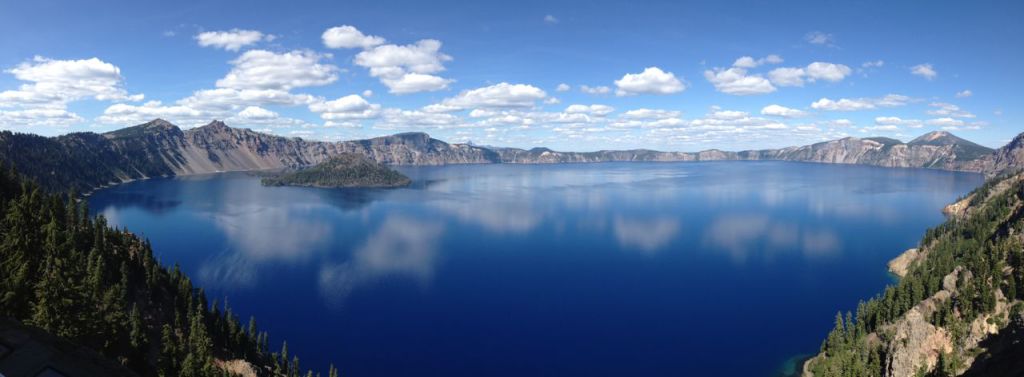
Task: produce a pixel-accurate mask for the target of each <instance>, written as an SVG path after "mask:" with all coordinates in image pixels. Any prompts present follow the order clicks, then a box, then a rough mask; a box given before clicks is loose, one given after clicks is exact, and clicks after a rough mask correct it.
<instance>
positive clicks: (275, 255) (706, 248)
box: [90, 162, 982, 377]
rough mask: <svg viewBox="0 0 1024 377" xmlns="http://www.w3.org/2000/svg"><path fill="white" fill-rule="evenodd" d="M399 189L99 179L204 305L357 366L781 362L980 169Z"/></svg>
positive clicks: (412, 371)
mask: <svg viewBox="0 0 1024 377" xmlns="http://www.w3.org/2000/svg"><path fill="white" fill-rule="evenodd" d="M401 170H402V171H403V172H405V173H407V174H408V175H409V176H410V177H411V178H413V180H414V182H415V183H414V184H413V186H412V187H409V188H403V189H394V190H363V189H341V190H330V189H315V188H295V187H262V186H260V184H259V180H258V179H257V178H255V177H252V176H249V175H247V174H244V173H228V174H218V175H210V176H197V177H182V178H171V179H155V180H147V181H140V182H134V183H130V184H125V185H121V186H117V187H114V188H111V189H107V190H103V191H100V192H97V193H96V194H95V195H94V196H93V197H92V198H91V199H90V205H91V206H92V208H93V210H94V211H96V212H98V213H102V214H104V215H105V216H107V217H108V219H109V220H110V222H111V223H112V224H115V225H118V226H125V227H128V228H129V229H131V230H133V231H135V232H138V233H141V234H143V235H145V236H146V237H148V238H150V239H151V240H152V242H153V245H154V246H153V248H154V250H155V252H156V253H157V254H158V256H159V257H160V259H161V260H162V261H163V262H164V263H169V264H173V263H180V264H181V266H182V268H183V269H184V270H185V271H186V272H188V273H189V274H190V275H191V276H193V277H194V279H195V280H196V281H197V283H198V284H199V285H200V286H203V287H205V288H206V289H207V292H208V295H209V296H210V297H211V298H216V297H221V298H223V297H227V298H228V300H229V302H230V304H231V306H232V308H233V309H234V311H235V312H236V313H242V315H244V316H245V318H243V321H245V320H246V318H247V316H248V315H249V314H252V315H255V316H256V317H257V318H258V320H259V321H260V324H261V326H263V327H265V328H266V329H268V330H269V331H270V333H271V335H272V338H271V343H272V347H274V348H276V347H279V346H280V342H281V341H282V340H284V339H287V340H288V343H289V349H290V351H291V352H292V353H294V354H298V355H299V356H300V357H301V358H302V359H301V360H300V361H301V364H302V365H303V366H304V367H314V368H318V369H326V366H327V363H328V362H332V361H333V362H334V363H335V364H336V365H339V366H340V367H341V369H342V372H343V374H344V375H346V376H349V377H360V376H424V375H437V376H570V375H577V376H582V375H586V376H623V375H634V376H679V375H701V376H758V375H760V376H770V375H773V374H776V373H778V372H779V370H780V368H782V367H783V365H784V364H785V363H786V362H787V361H789V360H790V359H791V358H792V357H793V356H794V355H797V354H806V353H813V352H816V351H817V348H818V346H819V345H820V342H821V339H822V338H823V337H824V335H825V334H826V332H827V331H828V330H829V329H830V328H831V327H832V319H833V317H834V315H835V312H836V311H837V310H840V309H842V310H851V309H853V308H854V306H855V305H856V302H857V300H859V299H862V298H867V297H870V296H871V295H874V294H875V293H877V292H878V291H880V290H881V288H882V287H883V286H884V285H885V284H886V283H888V282H890V281H891V278H890V277H889V276H888V275H887V273H886V271H885V262H886V261H887V260H889V259H890V258H892V257H894V256H895V255H897V254H899V253H900V252H901V251H902V250H904V249H906V248H909V247H913V246H915V244H916V241H917V240H918V239H919V238H920V236H921V235H922V232H923V231H924V230H925V229H926V228H927V227H930V226H934V225H936V224H938V223H940V222H941V221H942V220H943V218H942V214H941V213H940V209H941V208H942V206H944V205H945V204H946V203H948V202H951V201H952V200H954V199H955V198H956V197H958V196H959V195H962V194H964V193H965V192H967V191H969V190H970V189H972V188H973V187H975V186H977V185H978V184H980V183H981V181H982V180H981V177H980V176H977V175H973V174H961V173H951V172H941V171H931V170H919V169H885V168H874V167H865V166H842V165H819V164H802V163H784V162H714V163H605V164H576V165H479V166H448V167H416V168H412V167H409V168H402V169H401Z"/></svg>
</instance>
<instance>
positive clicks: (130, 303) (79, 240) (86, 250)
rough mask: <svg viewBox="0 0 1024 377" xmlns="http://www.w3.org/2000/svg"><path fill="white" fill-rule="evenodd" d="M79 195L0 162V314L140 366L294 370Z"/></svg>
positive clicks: (143, 372) (251, 328)
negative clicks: (47, 186)
mask: <svg viewBox="0 0 1024 377" xmlns="http://www.w3.org/2000/svg"><path fill="white" fill-rule="evenodd" d="M83 203H84V202H79V201H75V200H69V199H68V197H65V196H58V195H50V194H45V193H43V192H42V191H41V190H40V188H39V186H37V185H35V184H33V183H30V182H26V181H24V180H22V179H21V178H20V177H19V176H17V174H16V173H14V172H12V171H10V170H7V169H0V214H2V218H0V271H2V272H3V273H0V317H6V318H11V319H14V320H17V321H20V322H22V323H24V324H27V325H31V326H35V327H38V328H41V329H44V330H46V331H48V332H50V333H52V334H55V335H57V336H59V337H61V338H63V339H66V340H69V341H71V342H73V343H76V344H80V345H83V346H86V347H88V348H90V349H93V350H96V351H97V352H99V353H101V354H102V355H104V356H106V357H108V358H110V359H112V360H115V361H117V362H119V363H120V364H122V365H124V366H125V367H127V368H128V369H130V370H132V371H134V372H135V373H137V374H138V375H140V376H165V377H169V376H183V377H184V376H223V375H227V374H228V373H227V372H226V371H225V369H223V368H221V367H220V366H221V365H224V362H225V361H231V360H234V362H232V363H230V364H231V365H232V366H234V367H235V370H236V371H242V370H247V369H248V372H251V374H255V375H259V376H299V375H300V367H299V361H298V358H293V359H291V360H289V359H288V357H289V355H288V353H287V345H284V346H283V347H282V349H281V351H280V352H279V353H278V352H272V351H271V350H270V345H269V338H268V335H267V333H266V332H260V331H258V329H257V327H256V322H255V320H254V319H252V318H250V319H249V321H248V323H247V324H242V323H240V322H239V320H238V316H237V315H236V314H235V313H233V312H232V310H231V309H230V307H229V306H228V305H227V303H226V302H225V303H223V304H218V303H217V302H216V300H215V301H213V302H212V303H210V302H208V300H207V297H206V295H205V294H204V293H203V290H202V289H200V288H197V287H195V286H194V285H193V284H192V282H191V280H190V279H189V278H188V277H187V276H185V274H183V273H182V272H181V271H180V270H179V269H178V267H177V266H174V267H171V268H167V267H164V266H161V265H160V263H159V262H158V261H157V260H156V259H155V258H154V257H153V252H152V249H151V248H150V245H149V243H148V242H147V241H146V240H143V239H141V238H139V237H138V236H136V235H134V234H132V233H131V232H129V231H127V230H121V229H114V228H111V227H109V226H108V225H107V223H106V221H105V220H104V219H103V217H97V218H91V217H89V216H88V210H87V208H86V207H85V205H84V204H83ZM242 361H244V362H242ZM328 373H329V375H330V376H335V375H336V373H337V371H335V370H333V367H332V368H331V370H330V371H329V372H328Z"/></svg>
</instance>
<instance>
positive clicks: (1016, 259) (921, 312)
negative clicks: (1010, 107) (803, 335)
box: [804, 174, 1024, 377]
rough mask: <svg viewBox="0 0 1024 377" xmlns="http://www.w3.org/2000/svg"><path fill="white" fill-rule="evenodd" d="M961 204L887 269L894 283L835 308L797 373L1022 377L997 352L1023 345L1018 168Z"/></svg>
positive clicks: (1022, 211) (1022, 197) (1023, 370)
mask: <svg viewBox="0 0 1024 377" xmlns="http://www.w3.org/2000/svg"><path fill="white" fill-rule="evenodd" d="M965 200H966V201H967V203H966V205H965V206H962V208H960V209H958V210H957V211H953V212H951V213H952V215H951V217H950V218H949V220H948V221H947V222H946V223H944V224H942V225H940V226H938V227H936V228H934V229H930V230H928V232H926V234H925V236H924V238H923V239H922V240H921V242H920V245H919V246H918V248H916V249H911V250H909V251H908V252H906V253H904V254H903V255H901V256H900V257H898V258H897V259H896V260H894V263H892V264H891V265H890V267H891V268H894V270H895V271H897V272H898V273H902V274H903V275H902V277H901V279H900V281H899V283H897V284H895V285H892V286H889V287H887V288H886V290H885V292H884V293H882V294H879V295H878V296H876V297H875V298H872V299H871V300H869V301H866V302H861V303H860V304H859V305H858V306H857V310H856V314H855V315H854V314H852V313H849V312H848V313H847V314H846V316H845V317H844V316H843V315H841V314H837V316H836V324H835V327H834V329H833V330H832V331H831V332H830V333H829V334H828V337H827V338H826V340H825V341H824V342H823V344H822V348H821V353H819V354H818V355H817V356H815V357H814V358H812V359H811V360H809V361H808V362H807V363H806V364H805V366H804V375H805V376H818V377H822V376H893V377H902V376H926V375H927V376H957V375H961V374H964V373H968V374H970V375H987V376H1019V375H1022V374H1024V365H1022V363H1020V362H1019V358H1018V357H1019V354H1018V355H1017V356H1018V357H1013V356H1012V355H1006V354H1005V353H1006V352H1017V351H1019V350H1020V349H1021V348H1022V347H1021V346H1020V343H1022V342H1024V303H1022V302H1021V300H1022V299H1024V247H1022V245H1024V235H1022V234H1024V233H1022V231H1024V174H1016V175H1009V176H1002V177H999V178H995V179H993V180H990V181H989V182H987V183H986V184H984V185H982V186H981V187H979V188H978V189H976V190H975V191H974V192H972V193H971V194H970V195H969V196H968V197H967V199H965ZM895 265H899V266H898V268H895V267H894V266H895Z"/></svg>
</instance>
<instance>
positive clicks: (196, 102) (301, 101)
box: [177, 88, 316, 118]
mask: <svg viewBox="0 0 1024 377" xmlns="http://www.w3.org/2000/svg"><path fill="white" fill-rule="evenodd" d="M315 100H316V98H315V97H313V96H311V95H308V94H293V93H291V92H288V91H286V90H281V89H233V88H216V89H202V90H197V91H195V92H193V93H192V95H191V96H188V97H185V98H182V99H180V100H178V101H177V104H179V105H183V106H188V107H190V108H193V109H196V110H200V111H203V112H206V113H207V115H210V116H211V117H214V118H217V117H222V116H223V115H224V114H225V113H230V112H234V111H238V110H239V109H241V108H243V107H246V106H267V105H283V106H298V105H306V104H309V103H311V102H313V101H315Z"/></svg>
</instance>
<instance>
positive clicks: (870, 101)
mask: <svg viewBox="0 0 1024 377" xmlns="http://www.w3.org/2000/svg"><path fill="white" fill-rule="evenodd" d="M910 100H911V98H910V97H907V96H903V95H899V94H889V95H886V96H885V97H881V98H853V99H850V98H840V99H838V100H833V99H831V98H828V97H824V98H821V99H819V100H817V101H814V103H812V104H811V108H813V109H815V110H826V111H857V110H870V109H875V108H878V107H896V106H903V105H906V104H907V103H908V102H910Z"/></svg>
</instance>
